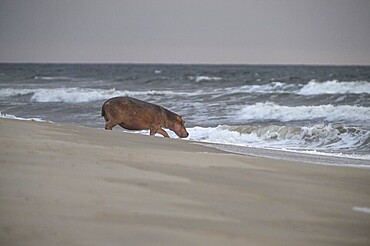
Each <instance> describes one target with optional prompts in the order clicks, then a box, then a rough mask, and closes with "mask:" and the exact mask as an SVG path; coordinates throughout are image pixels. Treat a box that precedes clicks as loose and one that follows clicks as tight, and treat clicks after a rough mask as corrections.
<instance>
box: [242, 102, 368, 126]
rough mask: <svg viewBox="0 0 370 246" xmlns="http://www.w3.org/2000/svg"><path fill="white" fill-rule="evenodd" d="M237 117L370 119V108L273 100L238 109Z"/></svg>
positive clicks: (257, 118) (261, 119) (259, 119)
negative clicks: (288, 104)
mask: <svg viewBox="0 0 370 246" xmlns="http://www.w3.org/2000/svg"><path fill="white" fill-rule="evenodd" d="M236 115H237V117H239V118H240V119H242V120H246V121H282V122H287V121H297V120H298V121H300V120H313V119H321V120H326V121H331V122H338V121H343V120H344V121H352V122H353V121H363V122H366V121H367V122H369V121H370V108H368V107H361V106H350V105H340V106H333V105H331V104H328V105H320V106H295V107H290V106H282V105H278V104H275V103H272V102H267V103H256V104H254V105H247V106H244V107H243V108H242V109H240V110H237V112H236Z"/></svg>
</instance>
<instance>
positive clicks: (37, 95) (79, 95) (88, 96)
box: [0, 87, 193, 103]
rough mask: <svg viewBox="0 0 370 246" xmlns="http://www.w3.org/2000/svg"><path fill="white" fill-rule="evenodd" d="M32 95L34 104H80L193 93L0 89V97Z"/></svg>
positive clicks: (88, 89)
mask: <svg viewBox="0 0 370 246" xmlns="http://www.w3.org/2000/svg"><path fill="white" fill-rule="evenodd" d="M27 94H32V96H31V100H32V101H35V102H66V103H81V102H91V101H99V100H105V99H108V98H111V97H116V96H146V95H167V96H170V95H192V94H193V93H187V92H175V91H157V90H149V91H128V90H123V91H120V90H116V89H114V88H113V89H109V90H104V89H91V88H75V87H71V88H39V89H13V88H4V89H0V97H13V96H22V95H27Z"/></svg>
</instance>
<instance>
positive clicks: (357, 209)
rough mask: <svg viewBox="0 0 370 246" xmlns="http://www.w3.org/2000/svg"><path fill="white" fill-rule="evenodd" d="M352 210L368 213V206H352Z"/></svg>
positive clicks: (369, 210)
mask: <svg viewBox="0 0 370 246" xmlns="http://www.w3.org/2000/svg"><path fill="white" fill-rule="evenodd" d="M352 210H353V211H357V212H362V213H366V214H370V208H369V207H353V208H352Z"/></svg>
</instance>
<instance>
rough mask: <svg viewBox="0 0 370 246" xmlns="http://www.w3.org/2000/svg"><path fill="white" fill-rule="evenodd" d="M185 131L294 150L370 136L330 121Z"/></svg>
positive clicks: (349, 143)
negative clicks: (299, 125) (295, 124)
mask: <svg viewBox="0 0 370 246" xmlns="http://www.w3.org/2000/svg"><path fill="white" fill-rule="evenodd" d="M188 132H189V134H190V135H189V139H190V140H194V141H203V142H210V143H220V144H233V145H240V146H250V147H265V148H266V147H272V148H290V149H294V150H299V149H302V150H323V151H325V150H340V149H344V150H349V149H354V148H359V147H361V146H362V145H364V144H366V143H367V142H368V141H369V139H370V132H369V131H366V130H361V129H357V128H351V127H346V126H343V125H333V124H328V125H324V124H319V125H313V126H310V127H286V126H276V125H267V126H252V125H244V126H226V125H220V126H218V127H193V128H189V129H188ZM369 157H370V156H369Z"/></svg>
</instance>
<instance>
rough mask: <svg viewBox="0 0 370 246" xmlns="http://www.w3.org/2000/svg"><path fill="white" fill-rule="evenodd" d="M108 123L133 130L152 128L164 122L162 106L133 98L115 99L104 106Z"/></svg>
mask: <svg viewBox="0 0 370 246" xmlns="http://www.w3.org/2000/svg"><path fill="white" fill-rule="evenodd" d="M102 116H104V118H105V120H106V121H110V122H112V123H114V124H120V125H121V126H122V127H124V128H127V129H131V130H140V129H147V128H150V127H151V126H152V125H156V124H160V122H161V121H162V109H161V107H160V106H158V105H155V104H152V103H148V102H144V101H141V100H139V99H135V98H131V97H114V98H111V99H109V100H107V101H106V102H105V103H104V104H103V106H102Z"/></svg>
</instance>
